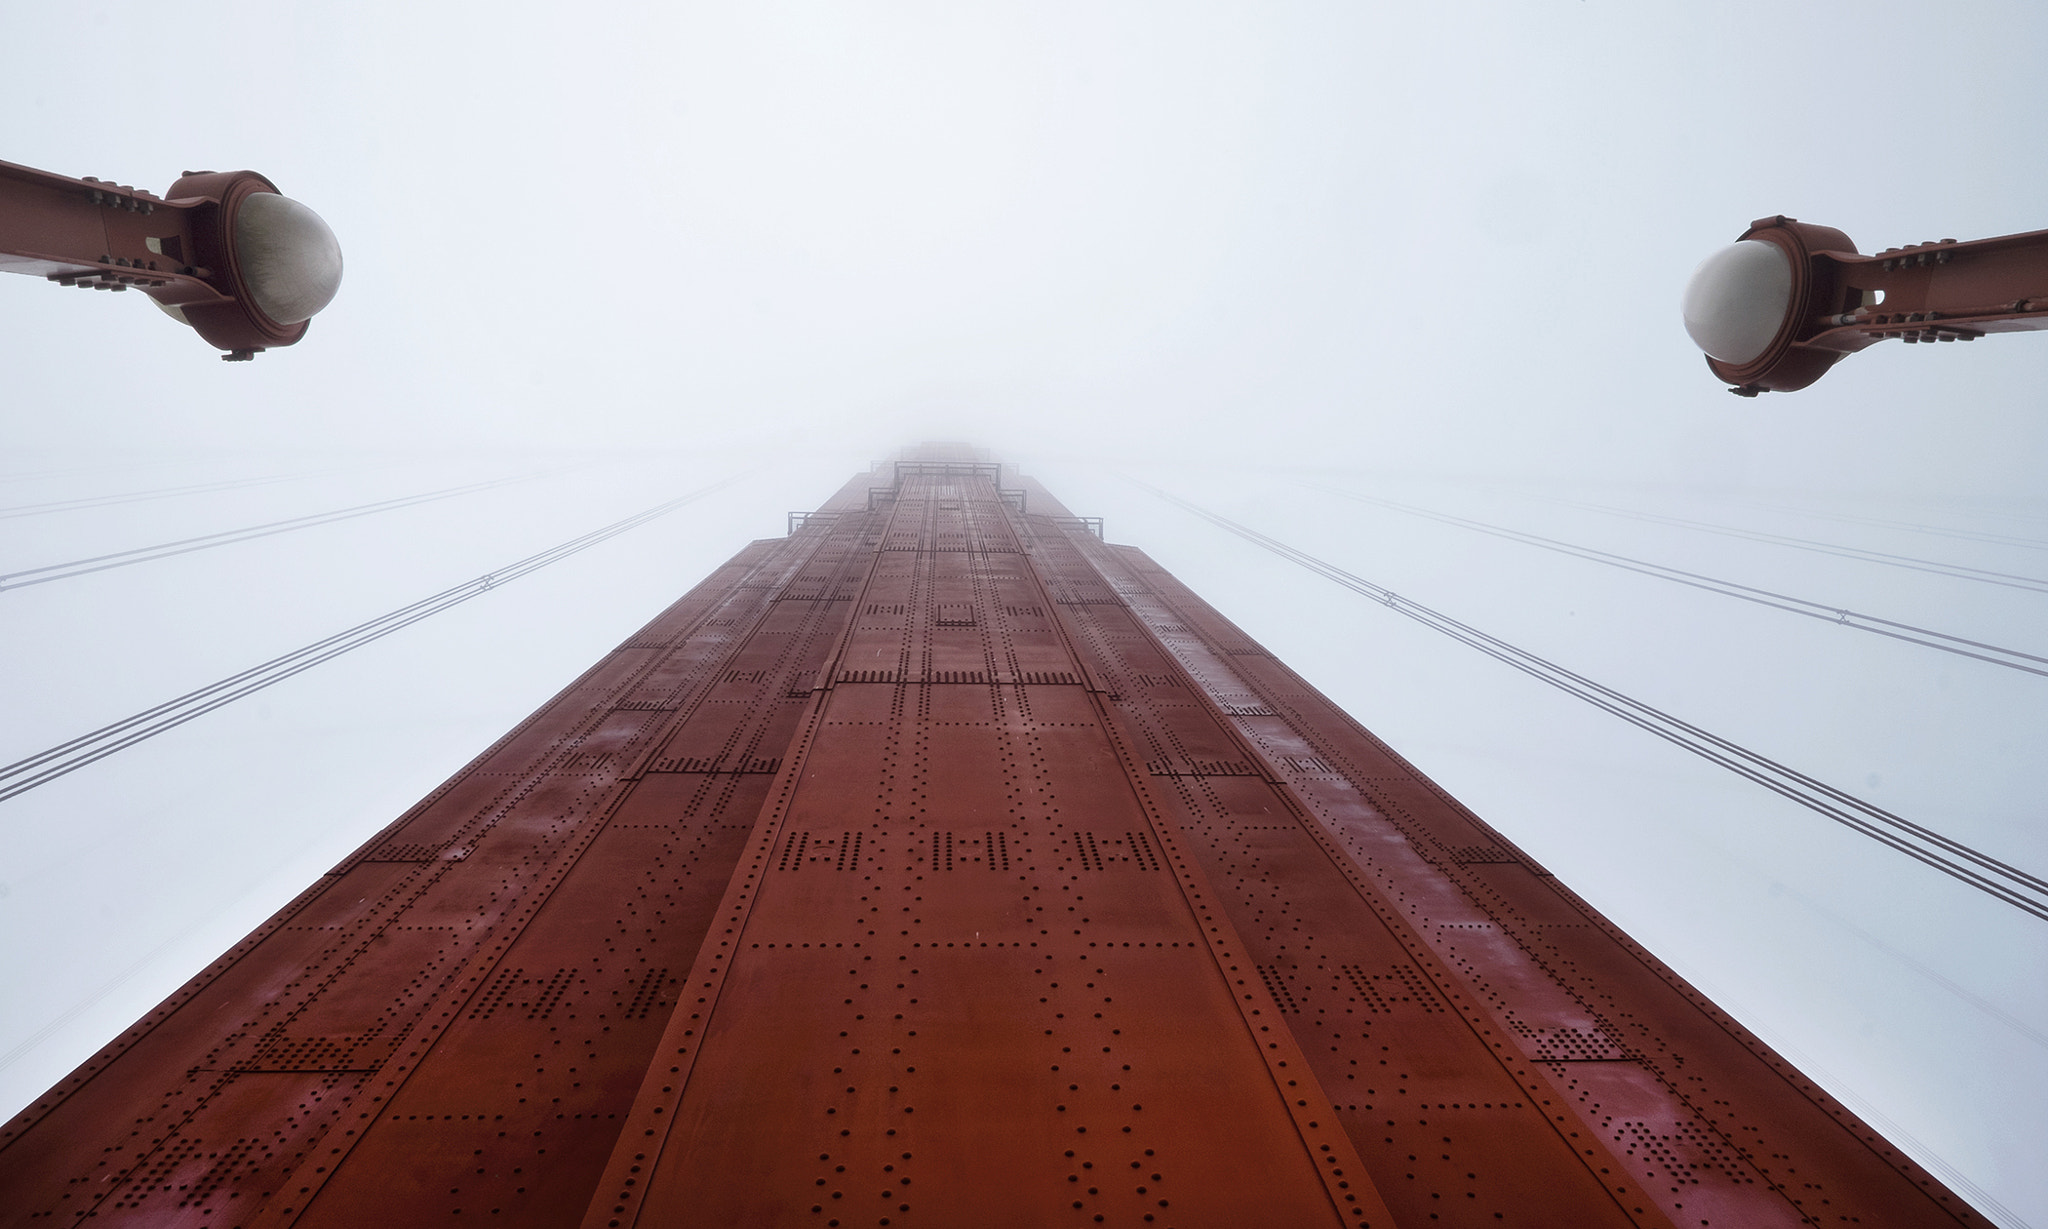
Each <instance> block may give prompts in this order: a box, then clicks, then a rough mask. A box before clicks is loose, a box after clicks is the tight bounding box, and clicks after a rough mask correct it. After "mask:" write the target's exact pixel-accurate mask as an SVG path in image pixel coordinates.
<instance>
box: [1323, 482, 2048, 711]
mask: <svg viewBox="0 0 2048 1229" xmlns="http://www.w3.org/2000/svg"><path fill="white" fill-rule="evenodd" d="M1312 489H1315V490H1319V491H1328V492H1329V493H1330V494H1332V495H1342V496H1343V497H1344V498H1346V499H1355V500H1357V501H1358V502H1360V503H1365V504H1373V505H1376V506H1378V507H1382V508H1391V509H1393V510H1394V511H1396V512H1406V513H1408V514H1409V515H1411V516H1419V517H1422V518H1424V519H1425V520H1432V521H1437V522H1439V523H1441V524H1445V525H1454V526H1457V527H1459V528H1462V529H1471V530H1475V531H1477V532H1479V533H1485V534H1491V535H1493V536H1494V537H1496V538H1506V539H1507V540H1509V541H1511V542H1521V543H1525V544H1527V545H1529V546H1537V547H1541V548H1542V549H1544V550H1550V551H1556V552H1557V553H1559V554H1562V555H1571V556H1573V557H1575V558H1579V559H1586V560H1590V561H1592V562H1594V563H1604V564H1607V565H1608V566H1610V567H1617V568H1621V569H1622V570H1624V571H1629V572H1638V573H1641V574H1642V575H1644V576H1654V577H1657V578H1658V579H1660V580H1669V581H1673V582H1675V583H1677V584H1681V585H1687V586H1690V587H1691V588H1694V589H1704V590H1706V591H1707V592H1709V593H1719V594H1722V595H1724V596H1727V597H1733V598H1740V599H1742V600H1743V601H1745V602H1755V603H1756V604H1757V605H1759V606H1769V607H1770V608H1772V609H1773V610H1783V611H1786V612H1787V613H1790V614H1796V615H1806V616H1807V617H1809V618H1814V619H1821V620H1823V621H1825V622H1828V623H1833V624H1835V625H1836V626H1838V627H1848V628H1854V629H1855V630H1856V631H1859V632H1870V633H1872V634H1873V635H1878V636H1888V637H1890V638H1891V639H1893V640H1903V641H1905V642H1906V643H1908V644H1917V645H1920V646H1921V647H1923V648H1929V649H1938V650H1940V651H1941V652H1944V653H1954V654H1956V655H1957V656H1959V657H1973V658H1975V659H1977V660H1978V661H1987V662H1990V663H1991V664H1992V665H1994V666H2004V667H2006V668H2007V669H2010V670H2024V671H2026V672H2027V673H2028V674H2038V675H2040V676H2042V677H2043V678H2048V669H2043V667H2048V657H2041V656H2037V655H2035V654H2033V653H2023V652H2021V651H2020V650H2018V649H2008V648H2003V647H2001V646H1999V645H1995V644H1986V643H1984V642H1983V641H1981V640H1969V639H1965V638H1964V637H1962V636H1952V635H1950V634H1948V633H1947V632H1938V631H1935V630H1933V629H1932V628H1926V627H1919V626H1916V625H1914V624H1911V623H1900V622H1898V621H1897V620H1894V619H1881V618H1879V617H1877V616H1876V615H1867V614H1859V613H1857V612H1856V611H1853V610H1845V609H1843V608H1841V607H1839V606H1831V605H1829V604H1828V603H1826V602H1815V601H1810V600H1808V599H1806V598H1803V597H1793V596H1791V595H1789V594H1784V593H1778V592H1775V591H1773V590H1770V589H1759V588H1756V587H1755V586H1753V585H1743V584H1737V583H1736V582H1734V581H1732V580H1720V579H1718V578H1716V577H1712V576H1703V575H1701V574H1700V573H1698V572H1687V571H1684V570H1683V569H1680V568H1674V567H1666V566H1665V565H1663V564H1661V563H1650V562H1648V561H1647V560H1643V559H1632V558H1630V557H1629V556H1627V555H1617V554H1613V553H1611V552H1609V551H1604V550H1595V549H1594V548H1592V547H1590V546H1579V545H1577V544H1575V543H1571V542H1562V541H1559V540H1558V539H1556V538H1546V537H1544V536H1543V535H1541V534H1534V533H1525V532H1524V531H1522V530H1519V529H1508V528H1505V527H1503V526H1500V525H1490V524H1488V523H1486V522H1485V521H1475V520H1471V519H1469V518H1466V517H1462V516H1452V515H1451V514H1450V513H1448V512H1434V511H1431V510H1430V509H1428V508H1418V507H1416V506H1415V505H1413V504H1404V503H1400V502H1398V501H1396V500H1392V499H1382V498H1380V497H1378V496H1374V495H1361V494H1359V493H1357V492H1356V491H1346V490H1343V489H1342V488H1339V487H1332V486H1315V487H1313V488H1312ZM1979 650H1981V651H1979ZM2028 662H2032V663H2034V664H2033V665H2027V664H2026V663H2028Z"/></svg>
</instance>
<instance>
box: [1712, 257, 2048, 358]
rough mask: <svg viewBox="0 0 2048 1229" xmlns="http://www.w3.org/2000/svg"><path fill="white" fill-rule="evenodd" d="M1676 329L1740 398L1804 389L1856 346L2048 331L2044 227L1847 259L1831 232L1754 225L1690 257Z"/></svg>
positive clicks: (1970, 339)
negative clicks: (1694, 261) (1695, 259)
mask: <svg viewBox="0 0 2048 1229" xmlns="http://www.w3.org/2000/svg"><path fill="white" fill-rule="evenodd" d="M1683 310H1684V313H1685V331H1686V332H1687V333H1689V334H1691V336H1692V339H1693V342H1694V344H1696V345H1697V346H1699V348H1700V349H1701V350H1704V351H1705V352H1706V355H1707V366H1708V367H1709V368H1710V369H1712V371H1713V373H1714V374H1715V375H1717V376H1719V377H1721V379H1723V380H1725V381H1727V382H1728V383H1729V384H1731V385H1734V387H1733V388H1730V389H1729V390H1728V391H1729V392H1732V393H1735V394H1737V395H1738V396H1743V397H1754V396H1756V395H1757V394H1758V393H1761V392H1767V391H1768V392H1784V393H1789V392H1791V391H1793V390H1794V389H1800V388H1805V387H1806V386H1807V385H1809V384H1811V383H1813V382H1814V381H1815V380H1818V379H1820V377H1821V376H1822V375H1823V374H1825V373H1826V371H1827V369H1828V368H1830V367H1832V366H1834V365H1835V364H1836V363H1838V362H1840V361H1841V360H1842V358H1843V357H1844V356H1846V355H1850V354H1854V353H1855V352H1856V351H1858V350H1861V349H1863V348H1864V347H1865V346H1871V345H1875V344H1877V343H1878V342H1880V341H1883V340H1884V339H1886V338H1887V337H1897V338H1899V339H1901V340H1903V341H1908V342H1942V341H1975V340H1976V339H1977V338H1979V337H1982V336H1983V335H1984V334H1986V333H2020V332H2028V331H2031V330H2035V329H2048V231H2030V232H2028V233H2026V234H2021V235H2003V236H2000V237H1999V238H1996V239H1976V240H1972V241H1970V242H1968V243H1957V242H1956V241H1955V240H1953V239H1943V240H1941V241H1939V242H1937V243H1922V244H1918V245H1916V246H1913V247H1904V248H1888V249H1886V250H1885V251H1882V252H1879V253H1877V254H1876V255H1874V256H1863V255H1859V254H1858V253H1857V251H1856V245H1855V244H1854V243H1852V242H1851V241H1850V239H1849V236H1847V235H1845V234H1843V233H1842V232H1841V231H1838V230H1836V229H1834V228H1833V227H1831V226H1816V225H1814V224H1813V223H1811V222H1800V221H1797V220H1795V219H1792V218H1787V217H1773V218H1761V219H1759V220H1757V221H1755V222H1752V223H1750V226H1749V229H1748V230H1746V231H1744V232H1743V233H1742V236H1741V237H1740V238H1739V239H1737V240H1736V241H1735V242H1734V243H1733V244H1731V245H1729V246H1728V247H1725V248H1722V249H1721V250H1720V251H1718V252H1716V253H1714V254H1713V255H1712V256H1709V257H1707V258H1706V259H1705V260H1703V261H1701V262H1700V266H1699V268H1697V269H1695V270H1694V271H1693V275H1692V280H1691V281H1690V282H1688V283H1687V284H1686V287H1685V299H1684V302H1683Z"/></svg>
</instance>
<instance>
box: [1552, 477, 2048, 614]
mask: <svg viewBox="0 0 2048 1229" xmlns="http://www.w3.org/2000/svg"><path fill="white" fill-rule="evenodd" d="M1535 498H1537V499H1542V500H1545V501H1546V502H1549V503H1555V504H1563V505H1565V506H1566V507H1570V508H1584V509H1586V510H1588V511H1590V512H1603V513H1606V514H1607V515H1609V516H1620V517H1626V518H1628V519H1629V520H1633V521H1648V522H1650V523H1652V524H1657V525H1676V526H1678V527H1679V528H1681V529H1696V530H1699V531H1700V532H1701V533H1715V534H1720V535H1721V536H1722V537H1724V538H1742V539H1745V540H1747V541H1750V542H1769V543H1772V544H1773V545H1777V546H1789V547H1792V548H1793V549H1795V550H1806V551H1813V552H1815V553H1817V554H1822V555H1834V556H1837V557H1839V558H1842V559H1860V560H1862V561H1864V562H1866V563H1881V564H1884V565H1886V566H1887V567H1895V568H1907V569H1910V570H1912V571H1915V572H1932V573H1934V574H1935V575H1936V576H1953V577H1955V578H1956V579H1957V580H1974V581H1979V582H1981V583H1983V584H1987V585H2003V586H2004V587H2006V588H2008V589H2025V590H2028V591H2029V592H2033V593H2048V578H2043V577H2039V576H2020V575H2016V574H2014V573H2012V572H1994V571H1990V570H1989V569H1986V568H1973V567H1965V566H1964V565H1962V564H1960V563H1944V562H1942V561H1941V560H1939V559H1921V558H1919V557H1917V556H1914V555H1894V554H1889V553H1887V552H1885V551H1877V550H1865V549H1863V548H1862V547H1860V546H1845V545H1843V544H1842V543H1840V542H1816V541H1814V540H1813V539H1811V538H1795V537H1790V536H1788V535H1786V534H1781V533H1765V532H1764V531H1763V530H1761V529H1737V528H1736V527H1734V526H1733V525H1716V524H1713V523H1711V522H1708V521H1692V520H1687V519H1686V518H1684V517H1682V516H1665V515H1662V514H1661V513H1656V512H1639V511H1636V510H1635V509H1633V508H1616V507H1614V506H1612V505H1610V504H1592V503H1581V502H1580V501H1578V500H1575V499H1559V498H1557V497H1556V496H1552V495H1539V496H1536V497H1535Z"/></svg>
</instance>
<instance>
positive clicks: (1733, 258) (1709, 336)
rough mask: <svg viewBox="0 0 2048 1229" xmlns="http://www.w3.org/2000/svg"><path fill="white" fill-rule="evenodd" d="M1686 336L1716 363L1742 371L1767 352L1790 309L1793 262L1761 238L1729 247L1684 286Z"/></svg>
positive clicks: (1708, 262) (1698, 270)
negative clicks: (1745, 366) (1738, 368)
mask: <svg viewBox="0 0 2048 1229" xmlns="http://www.w3.org/2000/svg"><path fill="white" fill-rule="evenodd" d="M1682 306H1683V310H1684V312H1685V331H1686V332H1687V333H1688V334H1690V335H1691V336H1692V340H1693V344H1694V345H1696V346H1698V347H1699V348H1700V349H1702V350H1704V351H1706V352H1707V354H1708V355H1709V356H1711V357H1713V358H1717V359H1720V360H1721V361H1722V362H1724V363H1732V364H1734V365H1735V366H1738V367H1739V366H1741V365H1742V364H1744V363H1748V362H1752V361H1754V360H1755V359H1757V358H1758V357H1759V356H1761V355H1762V354H1763V352H1764V351H1765V350H1766V349H1768V348H1769V346H1770V344H1771V340H1772V339H1773V338H1775V337H1776V336H1777V335H1778V329H1779V328H1780V327H1781V326H1783V325H1784V323H1785V314H1786V313H1787V312H1788V311H1790V310H1791V307H1792V261H1791V259H1790V258H1789V257H1788V256H1786V254H1785V249H1784V248H1781V247H1779V246H1778V245H1777V244H1775V243H1766V242H1764V241H1763V240H1761V239H1744V240H1742V241H1741V242H1739V243H1732V244H1729V245H1728V246H1727V247H1724V248H1722V249H1721V250H1720V251H1718V252H1716V253H1714V254H1713V255H1712V256H1709V257H1707V258H1706V259H1705V260H1703V261H1701V262H1700V266H1699V268H1697V269H1694V270H1693V272H1692V280H1691V281H1689V282H1687V283H1686V284H1685V300H1684V303H1683V305H1682Z"/></svg>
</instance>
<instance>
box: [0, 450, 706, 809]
mask: <svg viewBox="0 0 2048 1229" xmlns="http://www.w3.org/2000/svg"><path fill="white" fill-rule="evenodd" d="M737 481H739V477H738V476H735V477H732V478H727V479H725V480H724V481H722V482H718V483H714V484H712V485H711V486H708V487H705V488H703V489H702V490H698V491H693V492H691V493H690V494H688V495H683V496H680V497H679V498H676V499H671V500H669V501H668V502H667V503H661V504H656V505H655V506H654V507H652V508H648V509H646V510H645V511H642V512H636V513H634V514H633V515H632V516H629V517H626V518H625V519H623V520H618V521H613V522H612V523H611V524H609V525H605V526H603V527H601V528H598V529H593V530H591V531H590V532H589V533H585V534H582V535H579V536H577V537H574V538H571V539H569V540H568V541H566V542H563V543H560V544H558V545H556V546H551V547H549V548H548V549H546V550H544V551H541V552H539V553H538V554H533V555H528V556H527V557H526V558H524V559H521V560H518V561H517V562H514V563H509V564H506V565H505V566H504V567H502V568H499V569H497V570H496V571H493V572H487V573H485V574H484V575H482V576H479V577H477V578H476V579H474V580H468V581H464V582H463V583H461V584H459V585H454V586H452V587H450V588H447V589H443V590H441V591H440V592H439V593H436V594H433V595H431V596H429V597H424V598H421V599H420V600H419V601H417V602H413V603H411V604H410V605H406V606H401V607H399V608H398V609H396V610H393V611H391V612H389V613H388V614H382V615H379V616H377V617H376V618H374V619H370V620H368V621H367V622H363V623H358V624H356V625H355V626H354V627H351V628H349V629H347V630H346V631H340V632H336V633H334V634H333V635H331V636H328V637H325V638H324V639H321V640H316V641H314V642H313V643H311V644H309V645H306V646H304V647H303V648H298V649H294V650H292V651H291V652H289V653H286V654H284V655H282V656H280V657H273V658H271V659H270V660H269V661H266V662H264V663H262V664H261V665H256V666H251V667H249V668H248V669H247V670H243V671H241V672H239V673H237V674H231V675H229V676H228V677H226V678H224V679H221V680H219V681H218V682H213V683H209V684H207V685H206V686H204V687H201V688H198V689H197V690H194V691H188V692H186V693H185V694H184V695H182V696H177V697H175V698H173V699H169V700H165V701H164V702H163V703H161V704H156V705H152V706H151V707H149V708H146V709H143V710H142V711H141V712H139V713H135V714H133V715H131V716H128V717H124V718H122V719H121V720H119V721H116V722H114V723H112V724H111V725H105V726H101V727H100V728H99V729H97V730H93V731H91V732H90V733H86V734H81V735H79V736H78V737H76V738H72V739H67V740H66V741H64V742H61V743H58V744H57V745H56V746H54V747H49V748H46V749H45V750H42V751H39V752H37V753H36V754H34V755H31V756H29V757H27V758H26V759H22V760H17V761H15V762H14V763H12V764H9V765H6V766H5V767H0V801H4V800H6V799H9V798H13V797H15V796H16V795H19V794H25V793H27V792H28V791H30V790H32V789H34V788H36V787H37V786H39V785H45V784H48V783H49V782H51V781H54V780H56V779H57V778H58V777H62V776H65V775H67V774H69V773H73V772H76V771H78V770H79V769H81V768H83V767H85V766H86V765H88V764H91V763H94V762H96V761H98V760H102V759H105V758H106V757H107V756H110V755H112V754H114V753H115V752H117V751H121V750H124V749H125V748H128V747H132V746H134V745H135V744H137V743H139V742H143V741H145V740H147V739H151V738H154V737H156V736H157V735H159V734H162V733H164V732H165V731H167V730H171V729H175V728H176V727H178V726H181V725H183V724H185V723H186V722H188V721H191V720H193V719H194V718H197V717H201V716H204V715H205V714H207V713H210V712H212V711H213V710H214V709H217V708H220V707H222V706H223V705H226V704H231V703H233V702H234V701H236V700H239V699H241V698H242V697H244V696H247V695H250V694H252V693H254V692H258V691H261V690H263V689H264V688H266V687H269V686H271V685H272V684H275V683H281V682H283V681H284V680H286V679H288V678H290V677H292V676H293V675H295V674H299V673H302V672H304V671H307V670H310V669H312V668H313V667H314V666H317V665H319V664H320V663H322V662H325V661H331V660H333V659H334V658H336V657H339V656H341V655H342V654H343V653H346V652H348V651H349V650H351V649H358V648H361V647H362V646H364V645H366V644H368V643H370V642H371V641H373V640H381V639H382V638H384V637H385V636H388V635H390V634H391V633H393V632H395V631H398V630H400V629H402V628H406V627H410V626H412V625H413V624H414V623H418V622H419V621H420V620H422V619H425V618H428V617H430V616H432V615H437V614H439V613H441V612H442V611H444V610H447V609H448V608H450V607H452V606H458V605H460V604H462V603H463V602H466V601H468V600H469V599H471V598H473V597H477V596H479V595H481V594H484V593H487V592H489V591H490V590H492V589H495V588H498V587H499V586H501V585H504V584H506V583H508V582H510V581H514V580H517V579H519V578H520V577H522V576H526V575H528V574H530V573H533V572H537V571H539V570H540V569H542V568H544V567H547V566H548V565H549V564H553V563H560V562H561V561H562V560H564V559H567V558H568V557H569V556H571V555H574V554H576V553H578V552H580V551H584V550H588V549H589V548H591V547H593V546H596V545H597V544H598V543H600V542H603V541H606V540H608V539H610V538H615V537H617V536H619V535H620V534H622V533H625V532H627V531H628V530H632V529H638V528H639V527H640V526H642V525H645V524H647V523H648V522H649V521H652V520H655V519H656V518H658V517H662V516H666V515H667V514H669V513H670V512H673V511H675V510H676V509H677V508H680V507H682V506H683V505H684V504H687V503H691V502H694V501H695V500H699V499H702V498H703V497H705V496H706V495H710V494H712V493H714V492H716V491H720V490H723V489H724V488H726V487H728V486H731V485H732V484H733V483H735V482H737Z"/></svg>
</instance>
